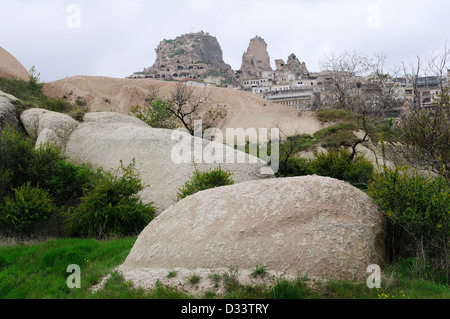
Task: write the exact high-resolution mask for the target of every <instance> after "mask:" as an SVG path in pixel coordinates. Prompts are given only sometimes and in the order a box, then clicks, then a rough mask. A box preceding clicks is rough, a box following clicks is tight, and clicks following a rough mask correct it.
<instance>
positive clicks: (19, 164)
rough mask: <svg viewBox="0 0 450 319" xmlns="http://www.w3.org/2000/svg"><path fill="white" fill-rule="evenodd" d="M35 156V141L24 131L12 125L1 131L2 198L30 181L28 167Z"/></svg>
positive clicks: (0, 170) (0, 189) (0, 193)
mask: <svg viewBox="0 0 450 319" xmlns="http://www.w3.org/2000/svg"><path fill="white" fill-rule="evenodd" d="M33 156H34V149H33V142H32V140H31V139H30V138H28V137H27V136H26V135H25V134H24V133H22V132H19V131H15V130H13V129H12V128H10V127H5V128H4V129H3V131H2V132H0V158H1V160H0V198H3V197H4V196H7V195H11V194H12V192H11V190H12V188H16V187H19V186H21V185H23V184H25V183H26V182H27V181H28V176H27V171H26V168H27V166H28V164H27V163H28V161H30V159H32V158H33Z"/></svg>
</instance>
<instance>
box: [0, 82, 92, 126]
mask: <svg viewBox="0 0 450 319" xmlns="http://www.w3.org/2000/svg"><path fill="white" fill-rule="evenodd" d="M0 90H2V91H3V92H5V93H8V94H11V95H13V96H15V97H16V98H18V99H19V101H16V102H14V104H15V106H16V107H17V109H18V110H19V112H23V111H24V110H26V109H28V108H41V109H46V110H49V111H53V112H59V113H65V114H68V115H69V116H71V117H73V118H74V119H76V120H78V121H81V120H82V119H83V117H84V114H85V113H86V111H87V108H86V103H84V104H83V103H77V104H76V105H74V104H71V103H69V102H68V101H65V100H64V99H56V100H55V99H50V98H49V97H47V96H46V95H44V93H42V84H32V83H30V82H27V81H23V80H15V79H6V78H0Z"/></svg>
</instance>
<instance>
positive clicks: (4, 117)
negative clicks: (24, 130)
mask: <svg viewBox="0 0 450 319" xmlns="http://www.w3.org/2000/svg"><path fill="white" fill-rule="evenodd" d="M12 98H14V97H12ZM11 101H12V99H10V97H9V95H7V94H4V93H3V92H2V91H0V132H1V131H3V129H4V128H5V127H6V126H7V125H9V126H12V127H19V125H20V123H19V119H18V115H17V111H16V107H15V106H14V105H13V104H12V103H11Z"/></svg>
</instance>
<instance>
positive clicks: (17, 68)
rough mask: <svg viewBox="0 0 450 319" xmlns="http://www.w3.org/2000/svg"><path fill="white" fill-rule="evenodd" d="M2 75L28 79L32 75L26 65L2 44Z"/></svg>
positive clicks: (0, 48) (0, 50)
mask: <svg viewBox="0 0 450 319" xmlns="http://www.w3.org/2000/svg"><path fill="white" fill-rule="evenodd" d="M0 77H1V78H12V79H19V80H24V81H28V80H29V79H30V75H29V73H28V71H27V70H26V69H25V67H24V66H23V65H22V64H21V63H20V62H19V61H18V60H17V59H16V58H15V57H13V56H12V55H11V54H10V53H9V52H8V51H6V50H5V49H3V48H2V47H1V46H0Z"/></svg>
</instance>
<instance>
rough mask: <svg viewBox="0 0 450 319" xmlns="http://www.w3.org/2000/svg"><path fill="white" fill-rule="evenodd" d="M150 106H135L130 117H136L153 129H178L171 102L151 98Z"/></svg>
mask: <svg viewBox="0 0 450 319" xmlns="http://www.w3.org/2000/svg"><path fill="white" fill-rule="evenodd" d="M149 99H150V101H151V105H150V106H140V105H135V106H132V107H131V109H130V115H134V116H136V117H137V118H138V119H140V120H142V121H144V122H145V123H147V124H148V125H150V126H151V127H153V128H165V129H171V130H173V129H176V128H177V127H178V124H177V119H176V117H175V116H174V115H173V113H171V112H170V111H169V107H170V103H171V102H170V101H162V100H160V99H157V98H156V97H151V98H149Z"/></svg>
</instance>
